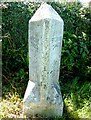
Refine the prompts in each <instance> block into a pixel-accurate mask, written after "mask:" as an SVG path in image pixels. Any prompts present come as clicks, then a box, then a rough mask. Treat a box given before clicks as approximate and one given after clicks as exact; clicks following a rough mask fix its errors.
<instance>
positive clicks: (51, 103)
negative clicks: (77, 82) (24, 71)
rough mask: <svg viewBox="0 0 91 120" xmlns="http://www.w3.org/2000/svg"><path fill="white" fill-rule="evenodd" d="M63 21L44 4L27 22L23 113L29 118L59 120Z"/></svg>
mask: <svg viewBox="0 0 91 120" xmlns="http://www.w3.org/2000/svg"><path fill="white" fill-rule="evenodd" d="M63 25H64V23H63V20H62V18H61V17H60V16H59V15H58V13H57V12H56V11H55V10H54V9H53V8H52V7H51V6H50V5H48V4H46V3H44V4H42V5H41V6H40V8H39V9H38V10H37V11H36V13H35V14H34V16H33V17H32V18H31V19H30V21H29V39H28V42H29V82H28V86H27V89H26V92H25V95H24V100H23V112H24V114H26V115H27V116H29V117H56V116H62V113H63V100H62V95H61V90H60V85H59V82H58V80H59V71H60V58H61V48H62V38H63Z"/></svg>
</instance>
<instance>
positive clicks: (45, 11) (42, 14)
mask: <svg viewBox="0 0 91 120" xmlns="http://www.w3.org/2000/svg"><path fill="white" fill-rule="evenodd" d="M42 19H54V20H58V21H62V19H61V17H60V16H59V15H58V13H57V12H56V11H55V10H54V9H53V8H52V7H51V5H48V4H47V3H43V4H42V5H41V6H40V7H39V9H38V10H37V11H36V12H35V14H34V15H33V17H32V18H31V20H30V22H31V21H39V20H42Z"/></svg>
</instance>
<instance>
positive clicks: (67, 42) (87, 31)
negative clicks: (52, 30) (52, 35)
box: [2, 2, 91, 118]
mask: <svg viewBox="0 0 91 120" xmlns="http://www.w3.org/2000/svg"><path fill="white" fill-rule="evenodd" d="M4 4H5V5H6V6H4V7H2V36H3V39H2V62H3V63H2V76H3V79H2V82H3V88H2V91H3V97H5V95H6V94H7V95H8V94H9V93H10V92H11V93H15V92H17V93H18V94H19V95H20V98H21V99H22V98H23V96H24V93H25V89H26V87H27V83H28V80H29V75H28V70H29V68H28V21H29V19H31V17H32V16H33V14H34V13H35V11H36V10H37V8H38V7H39V6H40V4H34V3H28V4H24V3H21V2H19V3H16V2H13V3H12V2H10V3H4ZM50 4H51V5H52V7H53V8H54V9H55V10H56V11H57V12H58V13H59V15H60V16H61V17H62V19H63V20H64V37H63V46H62V56H61V67H60V79H59V82H60V86H61V91H62V95H63V99H66V98H67V97H70V98H71V99H72V102H73V104H74V110H77V109H79V108H82V107H83V104H82V103H84V99H86V100H89V101H90V94H91V9H90V7H88V8H83V7H82V6H81V5H80V4H79V3H69V4H66V5H63V4H58V3H50ZM64 111H65V116H66V117H68V118H69V117H70V116H71V115H70V113H68V114H66V113H67V106H65V107H64Z"/></svg>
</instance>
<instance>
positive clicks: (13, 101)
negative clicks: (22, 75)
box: [0, 78, 91, 120]
mask: <svg viewBox="0 0 91 120" xmlns="http://www.w3.org/2000/svg"><path fill="white" fill-rule="evenodd" d="M61 86H62V87H61V91H62V94H63V100H64V113H63V116H62V118H56V119H55V120H61V119H62V120H66V119H68V120H69V119H70V120H71V119H73V118H74V119H75V118H78V119H77V120H79V119H80V118H91V115H90V111H91V97H90V93H91V83H90V82H83V84H81V83H80V82H79V81H78V80H77V78H76V79H74V80H71V81H70V80H68V82H66V83H65V82H64V83H62V84H61ZM4 87H5V86H4ZM6 89H8V88H6ZM22 100H23V98H21V97H20V96H19V94H18V93H16V92H15V93H12V92H9V93H8V94H7V95H4V97H3V98H2V101H1V102H0V119H2V118H26V116H23V112H22Z"/></svg>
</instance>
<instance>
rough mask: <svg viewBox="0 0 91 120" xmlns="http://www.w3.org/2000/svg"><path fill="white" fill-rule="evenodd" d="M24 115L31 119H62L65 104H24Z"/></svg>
mask: <svg viewBox="0 0 91 120" xmlns="http://www.w3.org/2000/svg"><path fill="white" fill-rule="evenodd" d="M23 105H24V107H23V114H25V115H26V116H27V117H31V118H36V117H37V118H55V117H61V116H62V114H63V103H62V104H61V105H59V104H50V103H48V104H46V103H44V102H40V103H28V102H27V103H23Z"/></svg>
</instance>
